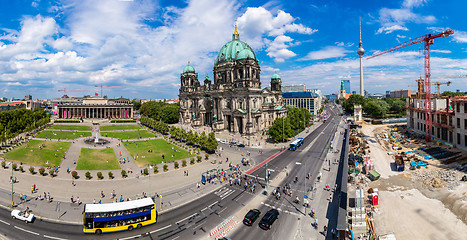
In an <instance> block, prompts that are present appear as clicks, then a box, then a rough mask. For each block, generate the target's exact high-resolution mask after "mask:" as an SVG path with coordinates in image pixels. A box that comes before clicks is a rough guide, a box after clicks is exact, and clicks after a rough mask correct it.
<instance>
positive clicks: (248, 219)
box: [243, 209, 261, 226]
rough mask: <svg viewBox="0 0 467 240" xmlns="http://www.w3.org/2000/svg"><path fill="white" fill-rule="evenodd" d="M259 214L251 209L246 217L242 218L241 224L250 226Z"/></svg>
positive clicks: (256, 210)
mask: <svg viewBox="0 0 467 240" xmlns="http://www.w3.org/2000/svg"><path fill="white" fill-rule="evenodd" d="M260 214H261V212H260V211H259V210H258V209H251V210H250V211H249V212H248V213H247V214H246V215H245V218H243V223H244V224H245V225H247V226H251V225H252V224H253V223H254V222H255V221H256V219H258V218H259V215H260Z"/></svg>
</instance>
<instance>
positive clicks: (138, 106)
mask: <svg viewBox="0 0 467 240" xmlns="http://www.w3.org/2000/svg"><path fill="white" fill-rule="evenodd" d="M131 103H132V104H133V108H134V109H135V110H139V109H140V108H141V101H136V100H133V101H131Z"/></svg>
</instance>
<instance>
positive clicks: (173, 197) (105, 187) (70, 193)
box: [0, 125, 316, 224]
mask: <svg viewBox="0 0 467 240" xmlns="http://www.w3.org/2000/svg"><path fill="white" fill-rule="evenodd" d="M90 126H92V136H93V137H94V138H95V137H96V136H97V137H98V138H103V139H106V140H108V141H109V143H108V144H107V145H105V146H100V145H93V144H91V145H89V144H86V143H84V138H80V139H76V140H63V139H61V140H58V139H38V140H44V141H68V142H71V146H70V148H69V149H68V151H67V152H66V154H65V158H64V159H63V160H62V162H61V165H60V168H59V171H58V173H57V174H56V176H55V177H54V178H51V177H46V176H40V175H38V174H34V175H31V174H30V173H29V172H27V168H25V170H26V172H24V173H20V172H18V171H15V172H12V170H11V164H9V165H8V166H7V168H6V169H3V168H2V169H0V172H1V174H2V176H4V177H2V178H0V205H2V206H3V207H8V206H10V205H11V203H12V198H11V189H12V184H11V183H10V181H9V179H10V177H9V176H11V175H12V174H13V177H14V178H16V179H17V182H16V183H14V184H13V190H14V195H13V201H14V203H15V206H16V207H17V208H19V209H24V208H26V207H29V208H30V209H31V210H32V212H33V213H35V214H36V215H37V216H38V217H39V218H45V219H49V220H55V221H60V222H68V223H74V224H81V222H82V211H83V205H84V203H93V202H99V201H100V202H102V203H109V202H114V201H115V199H114V198H112V196H111V195H112V194H111V193H115V195H116V198H118V199H119V198H120V197H122V198H123V199H125V200H127V199H132V200H133V199H136V198H138V197H141V196H142V195H143V193H144V194H146V195H151V196H154V195H156V196H159V197H160V199H159V200H160V201H159V202H157V201H156V203H157V204H158V208H159V211H161V212H164V211H167V210H169V209H171V208H174V207H176V206H179V205H182V204H185V203H187V202H189V201H193V200H195V199H197V198H199V197H201V196H204V195H205V194H208V193H210V192H212V191H214V190H216V189H218V188H219V186H220V184H207V185H202V184H201V185H200V186H199V187H198V186H197V183H199V182H200V180H201V174H202V173H203V172H205V171H207V170H210V169H219V168H222V169H227V168H228V167H229V164H233V165H237V164H240V165H241V159H242V157H243V156H242V155H246V154H247V153H248V150H247V149H250V151H251V153H250V154H251V156H250V158H251V159H252V161H253V162H252V164H251V165H250V166H243V165H242V167H241V169H242V171H244V172H246V170H248V169H249V168H251V167H252V166H254V165H255V164H257V163H258V162H259V161H261V160H263V159H265V158H267V157H269V156H271V155H273V154H274V153H276V152H277V151H278V150H277V149H280V148H282V147H283V146H285V145H286V143H285V144H284V143H283V144H279V145H277V144H266V143H265V140H264V139H261V136H252V137H251V139H254V142H253V141H252V148H248V147H247V148H237V147H230V146H229V145H228V144H220V145H219V149H220V151H219V152H220V155H216V154H212V155H211V157H210V159H209V160H207V161H206V160H204V154H202V156H203V160H202V162H200V163H195V164H193V165H190V161H189V159H190V158H191V157H189V158H188V159H186V160H187V166H186V167H181V160H179V163H180V168H179V169H174V167H173V164H167V165H168V166H169V170H168V171H167V172H164V171H162V164H159V165H158V167H159V172H158V173H156V174H154V173H153V171H152V170H150V174H149V176H143V175H142V174H141V171H142V168H140V167H138V165H137V164H136V163H135V161H134V158H133V156H131V155H130V154H129V153H128V151H127V150H126V148H125V147H124V146H123V144H122V143H121V142H120V140H118V139H115V138H106V137H102V136H100V131H99V126H96V125H90ZM315 127H316V125H315V126H313V127H311V128H310V131H311V130H312V129H314V128H315ZM195 130H196V131H199V132H202V131H204V130H206V132H207V129H202V128H199V129H195ZM61 131H67V130H61ZM302 134H307V133H305V132H304V133H302ZM299 136H300V135H299ZM299 136H297V137H299ZM216 137H217V138H219V139H222V140H233V141H237V142H240V143H246V144H247V142H245V141H247V138H245V137H241V136H236V135H231V134H228V133H216ZM155 138H160V137H159V136H158V135H157V136H156V137H155ZM151 139H154V138H151ZM144 140H148V139H130V140H129V141H144ZM81 148H92V149H102V148H112V149H113V150H114V152H115V155H116V156H117V158H118V159H120V153H121V158H128V159H129V160H130V161H129V162H126V163H124V164H123V163H121V164H120V167H121V168H122V169H125V170H131V171H130V172H129V173H128V176H127V177H126V178H122V176H121V174H120V170H113V171H112V172H113V173H114V179H109V178H108V175H107V172H108V170H107V171H101V172H102V173H103V175H104V179H103V180H98V179H97V177H96V174H97V172H99V170H94V171H89V172H91V175H92V176H93V178H92V179H91V180H86V179H85V178H84V173H85V172H86V170H77V172H78V175H79V176H80V178H79V179H76V180H73V179H72V177H71V174H70V173H69V172H71V171H73V170H75V168H76V163H77V160H78V157H79V153H80V149H81ZM227 158H228V160H229V161H228V162H226V159H227ZM68 169H69V172H68V171H67V170H68ZM34 185H35V186H36V191H35V192H34V193H31V188H32V186H34ZM101 192H102V193H104V196H102V195H101ZM49 193H50V196H51V198H52V201H51V202H49V201H48V200H47V199H43V200H42V199H41V198H43V197H44V194H46V195H48V194H49ZM21 195H25V196H26V200H25V201H21V200H20V196H21ZM39 196H40V197H41V198H39ZM72 197H73V202H74V203H71V198H72ZM78 198H79V201H80V202H81V204H80V205H78V203H77V202H78ZM160 204H162V206H160Z"/></svg>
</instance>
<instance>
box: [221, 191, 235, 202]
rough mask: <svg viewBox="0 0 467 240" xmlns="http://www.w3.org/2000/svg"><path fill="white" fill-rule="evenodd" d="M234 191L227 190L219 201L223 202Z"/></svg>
mask: <svg viewBox="0 0 467 240" xmlns="http://www.w3.org/2000/svg"><path fill="white" fill-rule="evenodd" d="M234 192H235V190H229V191H227V192H225V193H224V194H223V195H221V196H219V197H220V198H221V200H224V198H226V197H228V196H230V194H232V193H234Z"/></svg>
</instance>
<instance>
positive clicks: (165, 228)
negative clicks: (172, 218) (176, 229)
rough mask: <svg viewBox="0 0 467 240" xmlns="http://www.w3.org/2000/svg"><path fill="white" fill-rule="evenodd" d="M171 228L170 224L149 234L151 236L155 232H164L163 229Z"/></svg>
mask: <svg viewBox="0 0 467 240" xmlns="http://www.w3.org/2000/svg"><path fill="white" fill-rule="evenodd" d="M171 226H172V224H170V225H167V226H165V227H163V228H159V229H156V230H154V231H152V232H149V233H151V234H152V233H155V232H159V231H161V230H164V229H166V228H169V227H171Z"/></svg>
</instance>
